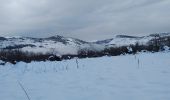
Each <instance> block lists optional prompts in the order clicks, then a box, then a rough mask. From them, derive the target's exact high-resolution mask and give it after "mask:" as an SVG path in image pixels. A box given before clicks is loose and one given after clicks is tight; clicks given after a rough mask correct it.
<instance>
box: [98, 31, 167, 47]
mask: <svg viewBox="0 0 170 100" xmlns="http://www.w3.org/2000/svg"><path fill="white" fill-rule="evenodd" d="M167 36H170V33H160V34H151V35H149V36H142V37H137V36H127V35H116V36H114V37H113V38H111V39H106V40H102V41H97V42H96V43H97V44H107V45H115V46H128V45H131V44H132V45H135V44H136V43H139V44H144V45H146V44H147V43H148V42H149V41H150V40H152V39H154V38H155V37H167Z"/></svg>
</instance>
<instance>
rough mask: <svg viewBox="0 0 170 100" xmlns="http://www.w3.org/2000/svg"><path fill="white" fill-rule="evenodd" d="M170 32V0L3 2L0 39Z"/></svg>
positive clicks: (92, 36)
mask: <svg viewBox="0 0 170 100" xmlns="http://www.w3.org/2000/svg"><path fill="white" fill-rule="evenodd" d="M157 32H170V0H0V36H31V37H49V36H52V35H55V34H59V35H63V36H69V37H75V38H79V39H83V40H97V39H105V38H111V37H112V36H113V35H115V34H126V35H145V34H149V33H157Z"/></svg>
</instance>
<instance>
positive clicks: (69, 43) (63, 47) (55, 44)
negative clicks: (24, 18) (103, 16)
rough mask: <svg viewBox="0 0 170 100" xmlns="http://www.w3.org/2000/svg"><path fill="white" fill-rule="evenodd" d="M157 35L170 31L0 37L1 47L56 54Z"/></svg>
mask: <svg viewBox="0 0 170 100" xmlns="http://www.w3.org/2000/svg"><path fill="white" fill-rule="evenodd" d="M156 37H170V33H162V34H151V35H149V36H142V37H137V36H127V35H116V36H113V38H111V39H106V40H102V41H96V42H86V41H83V40H80V39H75V38H70V37H63V36H59V35H56V36H52V37H48V38H31V37H0V49H8V50H11V49H20V50H22V51H25V52H33V53H43V54H45V53H52V54H55V55H68V54H71V55H76V54H78V52H79V51H82V50H83V51H87V50H91V51H101V50H104V49H105V47H108V46H112V47H113V46H128V45H135V44H136V43H139V44H144V45H146V44H147V43H149V41H151V40H152V39H154V38H156Z"/></svg>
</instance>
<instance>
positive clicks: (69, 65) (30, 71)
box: [0, 52, 170, 100]
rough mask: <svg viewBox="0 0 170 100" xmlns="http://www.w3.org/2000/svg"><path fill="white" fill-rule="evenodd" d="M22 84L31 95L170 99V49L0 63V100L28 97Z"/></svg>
mask: <svg viewBox="0 0 170 100" xmlns="http://www.w3.org/2000/svg"><path fill="white" fill-rule="evenodd" d="M77 67H78V68H77ZM21 85H22V86H23V88H24V89H25V91H26V93H27V94H28V96H29V98H30V100H170V52H159V53H139V54H137V55H122V56H115V57H101V58H86V59H78V66H77V63H76V59H72V60H67V61H61V62H48V61H47V62H32V63H29V64H26V63H23V62H20V63H18V64H16V65H11V64H9V63H8V64H6V65H5V66H0V100H28V97H27V96H26V94H25V92H24V90H23V89H22V87H21Z"/></svg>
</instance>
